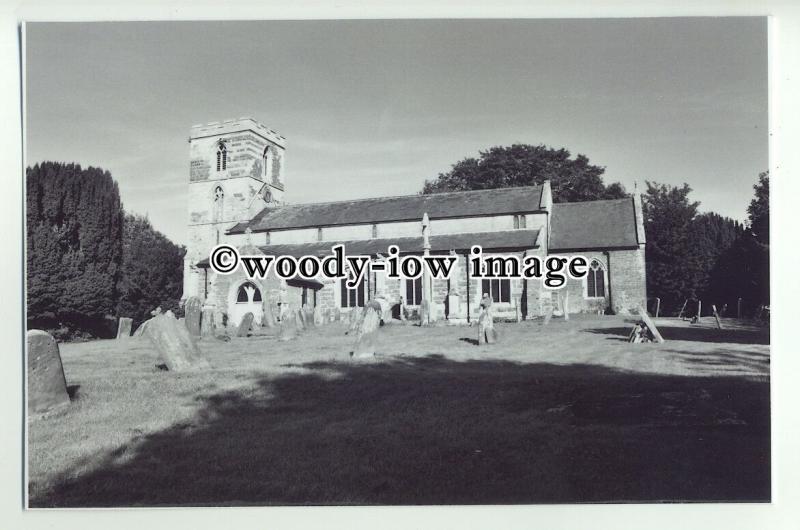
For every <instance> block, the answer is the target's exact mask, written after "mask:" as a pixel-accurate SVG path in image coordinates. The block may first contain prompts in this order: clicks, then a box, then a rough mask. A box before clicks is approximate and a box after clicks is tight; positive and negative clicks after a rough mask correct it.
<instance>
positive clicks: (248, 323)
mask: <svg viewBox="0 0 800 530" xmlns="http://www.w3.org/2000/svg"><path fill="white" fill-rule="evenodd" d="M252 326H253V313H250V312H247V313H245V314H244V316H243V317H242V321H241V322H240V323H239V327H238V328H236V336H237V337H246V336H247V334H248V333H250V328H251V327H252Z"/></svg>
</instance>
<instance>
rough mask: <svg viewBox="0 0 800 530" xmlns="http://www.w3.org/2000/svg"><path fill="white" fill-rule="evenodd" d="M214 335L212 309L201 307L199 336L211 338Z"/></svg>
mask: <svg viewBox="0 0 800 530" xmlns="http://www.w3.org/2000/svg"><path fill="white" fill-rule="evenodd" d="M214 335H215V330H214V309H213V308H212V307H205V308H203V313H202V315H201V318H200V336H201V337H205V338H212V337H214Z"/></svg>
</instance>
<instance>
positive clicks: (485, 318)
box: [478, 306, 497, 344]
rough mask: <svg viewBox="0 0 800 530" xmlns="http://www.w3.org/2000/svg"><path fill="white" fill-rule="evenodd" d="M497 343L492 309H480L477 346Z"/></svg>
mask: <svg viewBox="0 0 800 530" xmlns="http://www.w3.org/2000/svg"><path fill="white" fill-rule="evenodd" d="M495 342H497V331H496V330H495V329H494V316H493V315H492V307H491V306H489V307H486V308H481V314H480V316H479V317H478V344H494V343H495Z"/></svg>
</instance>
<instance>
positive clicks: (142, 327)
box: [133, 318, 152, 337]
mask: <svg viewBox="0 0 800 530" xmlns="http://www.w3.org/2000/svg"><path fill="white" fill-rule="evenodd" d="M151 320H152V318H151V319H148V320H145V321H144V322H142V323H141V324H139V327H138V328H136V331H134V332H133V336H134V337H142V336H144V332H145V331H147V326H148V324H149V323H150V321H151Z"/></svg>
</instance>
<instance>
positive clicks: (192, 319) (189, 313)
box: [184, 296, 203, 337]
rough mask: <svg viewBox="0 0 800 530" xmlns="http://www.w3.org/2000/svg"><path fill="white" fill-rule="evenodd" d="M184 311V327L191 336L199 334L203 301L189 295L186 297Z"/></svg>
mask: <svg viewBox="0 0 800 530" xmlns="http://www.w3.org/2000/svg"><path fill="white" fill-rule="evenodd" d="M184 308H185V311H184V312H185V313H186V322H185V323H186V329H188V330H189V335H191V336H192V337H199V336H200V314H201V313H202V311H203V302H201V301H200V299H199V298H197V297H196V296H190V297H189V298H187V299H186V305H185V306H184Z"/></svg>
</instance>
